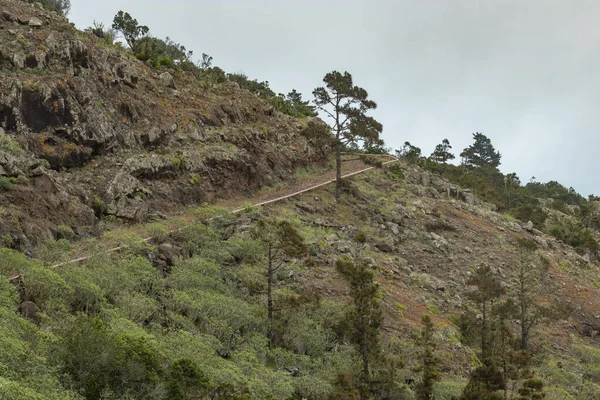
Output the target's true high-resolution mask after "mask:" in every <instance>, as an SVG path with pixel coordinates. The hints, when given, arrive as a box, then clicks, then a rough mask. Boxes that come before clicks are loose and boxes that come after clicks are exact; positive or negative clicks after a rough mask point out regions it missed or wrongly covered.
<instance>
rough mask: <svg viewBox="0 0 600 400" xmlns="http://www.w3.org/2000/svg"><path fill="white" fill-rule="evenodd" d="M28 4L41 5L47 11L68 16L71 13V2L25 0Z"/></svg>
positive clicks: (67, 0) (65, 0)
mask: <svg viewBox="0 0 600 400" xmlns="http://www.w3.org/2000/svg"><path fill="white" fill-rule="evenodd" d="M24 1H26V2H27V3H40V4H41V5H42V7H44V8H45V9H46V10H50V11H55V12H57V13H59V14H60V15H67V14H69V11H71V0H24Z"/></svg>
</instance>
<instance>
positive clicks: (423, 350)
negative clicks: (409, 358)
mask: <svg viewBox="0 0 600 400" xmlns="http://www.w3.org/2000/svg"><path fill="white" fill-rule="evenodd" d="M421 323H422V324H423V328H421V334H420V335H419V336H418V337H417V346H419V348H420V354H419V358H420V360H419V361H420V363H421V365H420V366H419V369H418V371H420V372H421V374H422V378H421V382H419V383H418V384H417V390H416V392H417V399H419V400H429V399H432V398H433V384H434V383H435V381H437V380H438V379H439V378H440V369H439V364H440V362H441V359H440V358H439V357H438V356H437V355H436V354H435V349H436V347H437V344H436V342H435V339H434V337H433V334H434V327H433V321H432V320H431V317H430V316H429V315H423V316H422V317H421Z"/></svg>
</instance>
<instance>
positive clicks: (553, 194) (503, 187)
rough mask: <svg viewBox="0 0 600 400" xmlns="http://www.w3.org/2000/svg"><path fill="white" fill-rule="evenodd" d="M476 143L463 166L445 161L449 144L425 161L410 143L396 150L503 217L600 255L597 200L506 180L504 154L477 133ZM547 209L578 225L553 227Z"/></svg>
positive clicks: (545, 185) (464, 157) (549, 184)
mask: <svg viewBox="0 0 600 400" xmlns="http://www.w3.org/2000/svg"><path fill="white" fill-rule="evenodd" d="M473 138H474V143H473V144H472V145H471V146H469V147H467V148H466V149H464V151H463V152H462V153H461V157H462V163H461V165H452V164H447V163H446V162H444V158H445V157H449V155H451V153H449V152H448V151H449V148H448V147H446V148H444V143H442V144H441V145H438V146H437V147H436V149H435V150H434V152H433V154H432V155H431V156H430V157H429V158H424V157H423V156H422V155H421V149H420V148H418V147H416V146H413V145H412V144H410V143H409V142H405V143H404V146H403V147H402V149H399V150H396V154H397V155H398V156H399V157H402V158H403V159H405V160H407V161H408V162H410V163H416V164H418V165H419V166H421V167H422V168H424V169H426V170H428V171H431V172H433V173H436V174H439V175H441V176H443V177H445V178H446V179H448V180H449V181H451V182H453V183H455V184H458V185H459V186H461V187H463V188H468V189H470V190H472V191H473V193H474V194H475V195H477V196H478V197H479V198H480V199H482V200H484V201H486V202H488V203H491V204H494V205H495V206H496V207H497V209H498V211H499V212H502V213H506V214H507V215H510V216H512V217H515V218H517V219H519V220H520V221H522V222H528V221H531V222H532V223H533V225H534V227H536V228H537V229H539V230H542V231H544V232H546V233H548V234H550V235H552V236H554V237H556V238H557V239H559V240H562V241H563V242H565V243H566V244H568V245H570V246H573V247H575V248H576V249H577V250H578V251H579V252H580V253H582V254H583V253H589V254H590V255H591V256H592V257H593V258H597V257H598V256H600V255H599V254H598V250H600V246H599V244H598V243H597V241H596V240H595V238H594V236H593V234H592V232H591V231H590V229H598V228H600V213H596V212H595V206H594V205H593V203H594V202H593V200H594V199H595V197H594V196H590V199H589V200H586V199H585V198H584V197H583V196H581V195H579V194H578V193H577V192H576V191H575V190H574V189H573V188H566V187H564V186H563V185H561V184H559V183H558V182H556V181H550V182H547V183H540V182H536V181H535V178H532V180H531V181H530V182H529V183H527V184H526V185H522V184H521V181H520V179H519V177H518V176H517V175H516V174H515V173H509V174H506V175H504V174H503V173H501V172H500V171H499V170H498V169H497V167H498V166H499V165H500V159H501V155H500V153H499V152H497V151H496V150H495V149H494V147H493V145H492V143H491V140H490V139H489V138H488V137H487V136H485V135H483V134H482V133H479V132H478V133H474V134H473ZM447 146H449V143H447ZM445 152H448V153H447V154H446V153H445ZM540 199H544V200H545V201H548V204H542V202H541V201H540ZM545 207H547V209H550V210H556V211H559V212H562V213H565V214H567V215H569V216H570V217H572V220H569V219H558V220H555V219H553V220H552V221H551V222H552V223H551V224H548V223H547V219H548V218H549V215H550V214H549V212H548V211H547V209H545Z"/></svg>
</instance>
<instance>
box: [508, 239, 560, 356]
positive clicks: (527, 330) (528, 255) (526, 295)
mask: <svg viewBox="0 0 600 400" xmlns="http://www.w3.org/2000/svg"><path fill="white" fill-rule="evenodd" d="M517 248H518V250H519V255H520V260H519V265H518V269H517V272H518V275H517V293H516V294H515V298H516V301H517V307H518V310H517V317H516V322H517V324H518V325H519V328H520V331H521V332H520V333H521V341H520V348H521V350H524V351H527V350H528V349H529V339H530V336H531V331H532V330H533V329H534V328H535V327H536V326H537V325H539V324H540V323H543V322H545V321H549V320H551V319H553V318H557V317H559V312H558V310H557V309H556V307H555V306H553V305H548V304H539V302H538V300H537V299H538V298H539V297H541V296H543V295H545V294H546V293H548V284H549V282H548V281H547V279H546V278H545V277H546V276H547V268H546V267H544V265H543V264H542V263H541V260H540V258H539V257H538V256H536V254H535V252H536V250H537V243H535V242H534V241H533V240H531V239H526V238H520V239H518V240H517Z"/></svg>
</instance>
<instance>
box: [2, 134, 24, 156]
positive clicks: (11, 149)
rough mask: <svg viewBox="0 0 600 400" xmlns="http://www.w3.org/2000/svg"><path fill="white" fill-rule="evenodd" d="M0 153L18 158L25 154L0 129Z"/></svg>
mask: <svg viewBox="0 0 600 400" xmlns="http://www.w3.org/2000/svg"><path fill="white" fill-rule="evenodd" d="M0 151H4V152H6V153H8V154H12V155H13V156H20V155H22V154H24V153H25V150H23V149H22V148H21V146H19V144H18V143H17V142H15V141H14V140H12V139H11V138H10V136H8V135H6V134H5V133H4V131H3V130H2V128H0Z"/></svg>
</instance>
